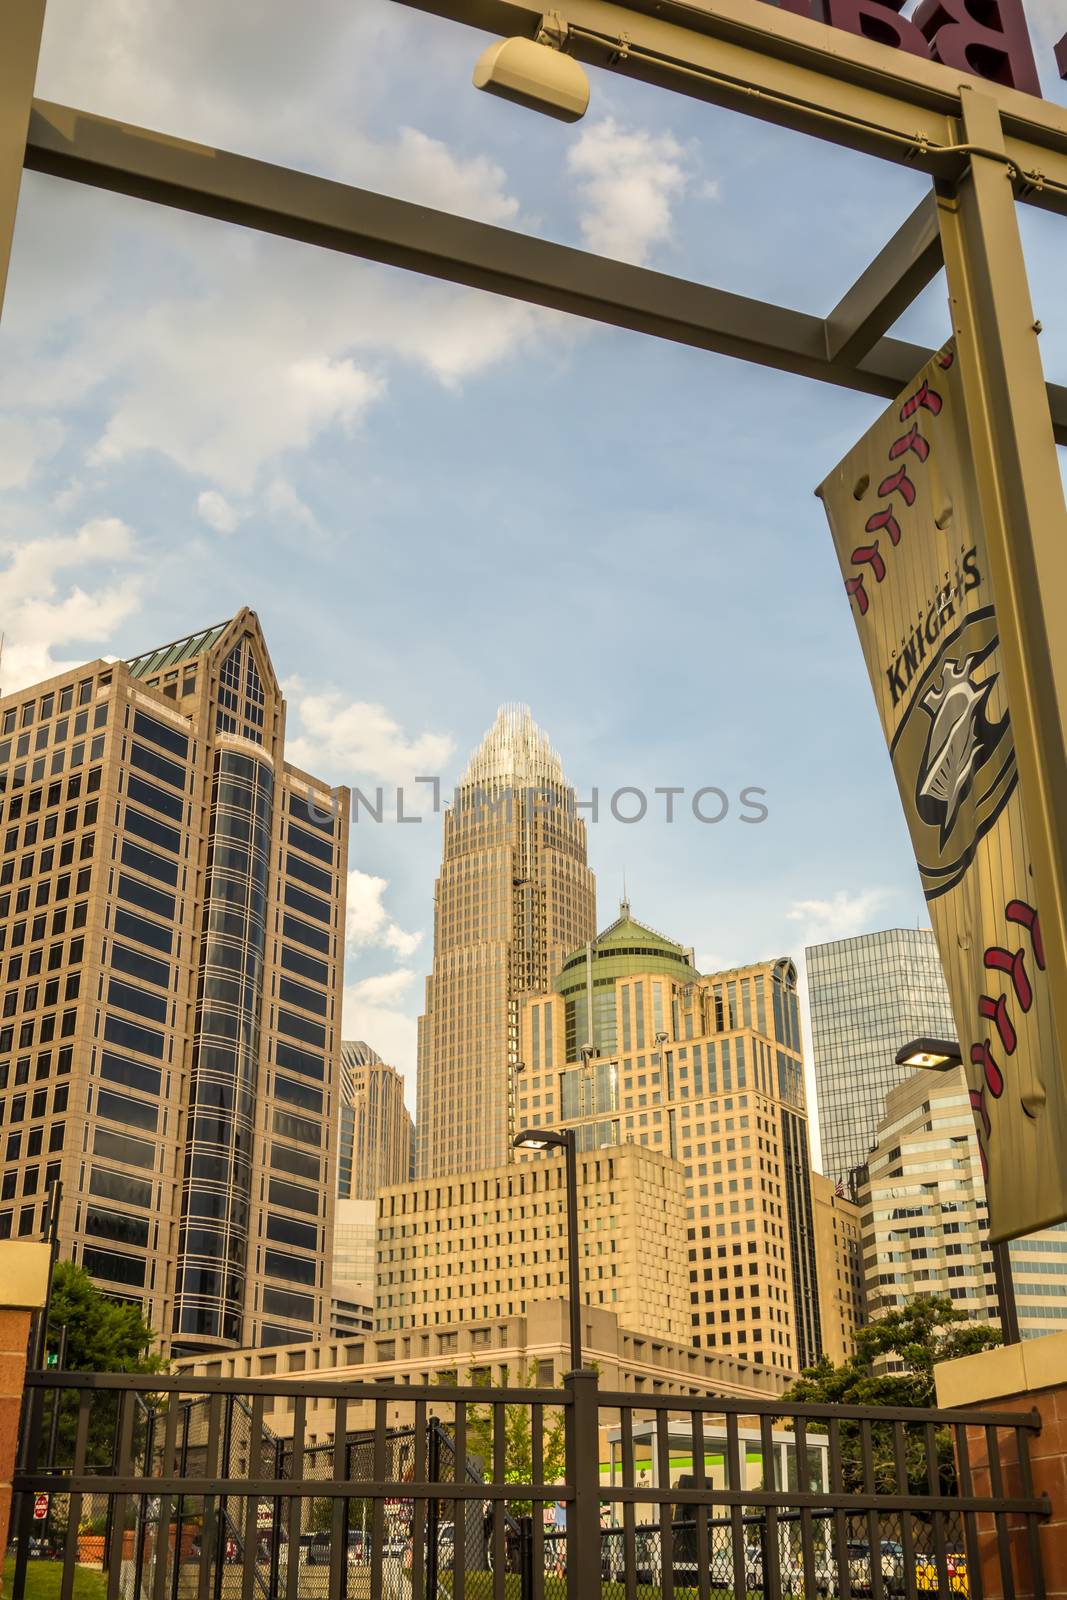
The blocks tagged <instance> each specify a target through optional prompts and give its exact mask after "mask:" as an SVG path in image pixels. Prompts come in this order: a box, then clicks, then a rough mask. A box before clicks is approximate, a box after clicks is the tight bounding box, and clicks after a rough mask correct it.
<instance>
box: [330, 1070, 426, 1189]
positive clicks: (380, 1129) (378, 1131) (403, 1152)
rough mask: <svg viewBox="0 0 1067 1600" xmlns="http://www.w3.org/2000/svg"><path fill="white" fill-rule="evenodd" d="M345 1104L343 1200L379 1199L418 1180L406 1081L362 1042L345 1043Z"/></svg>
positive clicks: (340, 1172) (340, 1161)
mask: <svg viewBox="0 0 1067 1600" xmlns="http://www.w3.org/2000/svg"><path fill="white" fill-rule="evenodd" d="M340 1101H341V1124H340V1137H339V1142H338V1153H337V1194H338V1197H339V1198H340V1199H341V1200H373V1199H374V1197H375V1195H376V1194H377V1193H378V1190H379V1189H385V1188H387V1187H388V1186H389V1184H391V1183H406V1182H407V1181H408V1179H409V1178H412V1177H414V1175H415V1174H414V1170H413V1169H414V1162H415V1128H414V1124H413V1123H412V1121H411V1113H410V1111H409V1110H408V1108H407V1106H406V1105H405V1104H404V1080H403V1078H402V1077H401V1076H400V1073H399V1072H398V1071H397V1070H396V1068H395V1067H390V1066H388V1065H387V1064H386V1063H385V1062H384V1061H383V1060H382V1058H381V1056H380V1055H379V1054H378V1052H377V1051H376V1050H372V1049H371V1047H370V1045H369V1044H364V1042H363V1040H362V1039H344V1040H342V1042H341V1087H340Z"/></svg>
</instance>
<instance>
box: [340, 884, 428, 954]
mask: <svg viewBox="0 0 1067 1600" xmlns="http://www.w3.org/2000/svg"><path fill="white" fill-rule="evenodd" d="M388 887H389V885H388V883H387V882H386V880H385V879H384V878H376V877H374V876H373V875H372V874H371V873H369V872H361V871H360V870H359V868H358V867H352V868H351V870H350V871H349V874H348V890H347V899H346V913H345V941H346V943H347V944H348V945H350V946H351V947H352V948H353V949H359V948H361V947H363V946H366V945H379V946H381V947H382V948H383V949H386V950H393V951H395V952H396V954H397V955H398V956H400V957H402V958H406V957H408V956H411V955H414V953H415V951H416V949H417V948H418V946H419V944H420V943H421V941H422V934H421V933H405V932H404V930H403V928H400V927H398V926H397V924H396V923H395V922H393V921H392V919H391V918H390V916H389V913H388V912H387V911H386V909H385V905H384V903H383V899H382V897H383V895H384V894H385V891H386V889H388Z"/></svg>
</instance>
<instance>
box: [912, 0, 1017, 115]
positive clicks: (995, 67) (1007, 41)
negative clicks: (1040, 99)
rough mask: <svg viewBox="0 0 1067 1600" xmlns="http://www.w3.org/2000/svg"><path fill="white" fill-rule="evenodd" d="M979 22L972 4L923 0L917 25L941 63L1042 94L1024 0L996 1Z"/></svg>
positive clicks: (959, 0)
mask: <svg viewBox="0 0 1067 1600" xmlns="http://www.w3.org/2000/svg"><path fill="white" fill-rule="evenodd" d="M982 12H983V15H984V18H985V20H984V21H983V22H979V21H978V19H977V17H975V16H974V15H973V13H972V12H971V9H970V7H969V5H968V3H967V0H922V4H921V5H920V6H919V8H918V10H917V11H916V12H915V22H916V25H917V26H918V28H919V29H920V31H921V32H922V34H923V35H924V36H925V38H927V39H929V41H930V52H931V54H932V55H933V58H934V60H935V61H943V62H944V64H945V66H946V67H956V68H957V69H958V70H959V71H960V72H973V73H975V74H976V75H977V76H978V77H979V78H988V79H990V80H991V82H993V83H1006V84H1009V85H1010V86H1011V88H1013V89H1023V90H1025V92H1026V93H1027V94H1036V95H1040V93H1041V84H1040V83H1039V81H1038V76H1037V67H1036V66H1035V65H1034V52H1033V50H1032V48H1031V46H1030V36H1029V34H1028V33H1027V31H1026V19H1025V17H1024V16H1023V8H1022V4H1021V0H991V3H988V4H983V5H982Z"/></svg>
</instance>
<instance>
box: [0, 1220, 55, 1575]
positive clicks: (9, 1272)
mask: <svg viewBox="0 0 1067 1600" xmlns="http://www.w3.org/2000/svg"><path fill="white" fill-rule="evenodd" d="M50 1258H51V1247H50V1246H49V1245H47V1244H36V1243H34V1244H30V1243H23V1242H22V1241H20V1240H14V1239H7V1240H4V1241H3V1242H0V1550H6V1549H7V1538H8V1522H9V1520H10V1516H11V1480H12V1478H13V1477H14V1475H15V1451H16V1449H17V1448H18V1436H19V1413H20V1412H21V1410H22V1391H23V1382H24V1379H25V1375H26V1353H27V1350H28V1348H29V1342H30V1322H31V1320H32V1318H33V1313H34V1312H35V1311H39V1310H40V1309H41V1307H42V1306H43V1305H44V1303H45V1299H46V1298H47V1294H48V1273H49V1265H50Z"/></svg>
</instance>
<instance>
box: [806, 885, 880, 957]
mask: <svg viewBox="0 0 1067 1600" xmlns="http://www.w3.org/2000/svg"><path fill="white" fill-rule="evenodd" d="M887 898H888V894H887V892H886V890H885V889H861V890H860V891H859V892H858V893H855V894H851V893H849V891H848V890H847V889H839V890H838V892H837V893H836V894H835V895H834V897H833V899H831V900H794V902H793V904H792V906H791V907H790V909H789V911H788V913H787V915H788V917H789V920H790V922H797V923H800V924H801V925H802V928H803V941H804V943H805V944H825V943H827V942H829V941H830V940H831V939H849V938H852V937H853V936H854V935H855V934H858V933H867V932H869V930H870V925H871V918H872V916H873V915H874V913H875V911H877V910H878V908H879V907H880V906H882V905H884V904H885V901H886V900H887Z"/></svg>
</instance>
